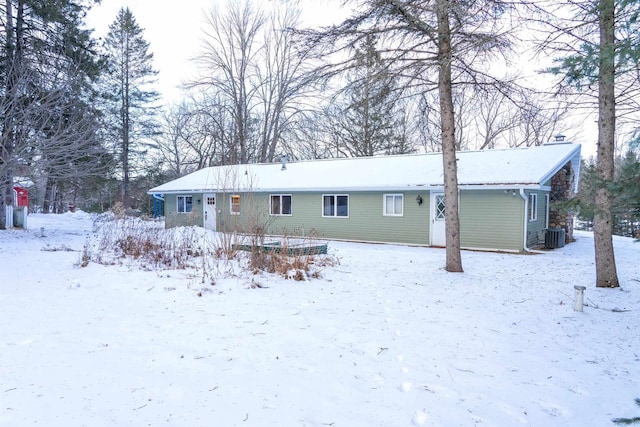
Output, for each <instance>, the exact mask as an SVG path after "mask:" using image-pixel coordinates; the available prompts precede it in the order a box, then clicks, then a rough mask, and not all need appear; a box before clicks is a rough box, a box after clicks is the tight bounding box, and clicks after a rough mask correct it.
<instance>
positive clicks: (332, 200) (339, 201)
mask: <svg viewBox="0 0 640 427" xmlns="http://www.w3.org/2000/svg"><path fill="white" fill-rule="evenodd" d="M322 216H325V217H348V216H349V196H348V195H346V194H324V195H323V196H322Z"/></svg>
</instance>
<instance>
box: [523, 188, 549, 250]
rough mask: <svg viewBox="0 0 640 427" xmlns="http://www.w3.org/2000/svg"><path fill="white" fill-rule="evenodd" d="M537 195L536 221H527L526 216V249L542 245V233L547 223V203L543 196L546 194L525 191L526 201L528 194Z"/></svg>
mask: <svg viewBox="0 0 640 427" xmlns="http://www.w3.org/2000/svg"><path fill="white" fill-rule="evenodd" d="M532 193H533V194H537V195H538V209H537V211H536V217H537V218H536V220H535V221H529V216H528V215H527V247H528V248H532V247H535V246H537V245H539V244H541V243H544V232H545V227H546V225H547V224H546V222H547V202H546V197H545V195H546V194H548V193H546V192H544V191H525V195H526V196H527V200H528V199H529V194H532Z"/></svg>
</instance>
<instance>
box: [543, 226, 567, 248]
mask: <svg viewBox="0 0 640 427" xmlns="http://www.w3.org/2000/svg"><path fill="white" fill-rule="evenodd" d="M564 239H565V231H564V228H547V232H546V233H545V235H544V247H545V248H549V249H557V248H564Z"/></svg>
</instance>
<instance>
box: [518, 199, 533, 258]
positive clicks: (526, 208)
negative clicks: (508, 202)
mask: <svg viewBox="0 0 640 427" xmlns="http://www.w3.org/2000/svg"><path fill="white" fill-rule="evenodd" d="M520 197H522V199H523V200H524V217H523V220H524V221H523V224H524V225H523V227H522V247H523V248H524V251H525V252H531V249H530V248H528V247H527V220H528V218H527V213H528V212H529V198H528V197H527V195H526V194H525V193H524V188H521V189H520Z"/></svg>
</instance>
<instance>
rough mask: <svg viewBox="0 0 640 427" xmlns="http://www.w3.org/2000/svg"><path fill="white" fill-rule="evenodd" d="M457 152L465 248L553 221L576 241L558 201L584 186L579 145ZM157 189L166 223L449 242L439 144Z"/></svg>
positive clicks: (502, 242) (212, 173)
mask: <svg viewBox="0 0 640 427" xmlns="http://www.w3.org/2000/svg"><path fill="white" fill-rule="evenodd" d="M457 159H458V184H459V214H460V242H461V246H462V247H463V248H467V249H479V250H492V251H512V252H525V251H527V250H529V249H531V248H534V247H537V246H540V245H541V244H542V243H543V242H544V239H545V230H546V229H548V228H564V229H565V230H566V234H565V236H566V237H565V238H566V240H567V242H568V241H571V240H572V232H573V227H572V218H571V215H569V214H567V213H564V212H563V211H562V210H561V209H554V203H555V202H561V201H564V200H567V199H568V198H570V197H572V195H573V194H574V193H575V191H577V185H578V178H579V172H580V145H578V144H572V143H569V142H565V141H555V142H551V143H548V144H545V145H542V146H537V147H530V148H517V149H501V150H484V151H460V152H458V153H457ZM148 193H149V194H152V195H155V196H156V197H158V195H161V196H159V197H162V198H164V204H165V206H164V207H165V221H166V227H167V228H169V227H176V226H186V225H198V226H202V227H205V228H207V229H211V230H217V231H239V232H251V231H252V230H255V229H256V227H260V229H261V230H263V231H264V232H266V234H273V235H285V234H286V235H311V234H312V233H313V235H315V236H318V237H320V238H326V239H337V240H350V241H364V242H388V243H402V244H413V245H427V246H444V245H445V232H444V227H445V226H444V217H445V215H446V200H445V198H444V188H443V172H442V155H441V154H440V153H431V154H415V155H397V156H381V157H360V158H347V159H328V160H312V161H300V162H290V163H287V162H286V159H283V161H282V163H270V164H241V165H231V166H214V167H208V168H205V169H201V170H199V171H197V172H194V173H192V174H189V175H186V176H183V177H181V178H178V179H176V180H173V181H170V182H167V183H165V184H162V185H160V186H158V187H155V188H152V189H150V190H149V192H148ZM562 244H563V245H564V242H562Z"/></svg>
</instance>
